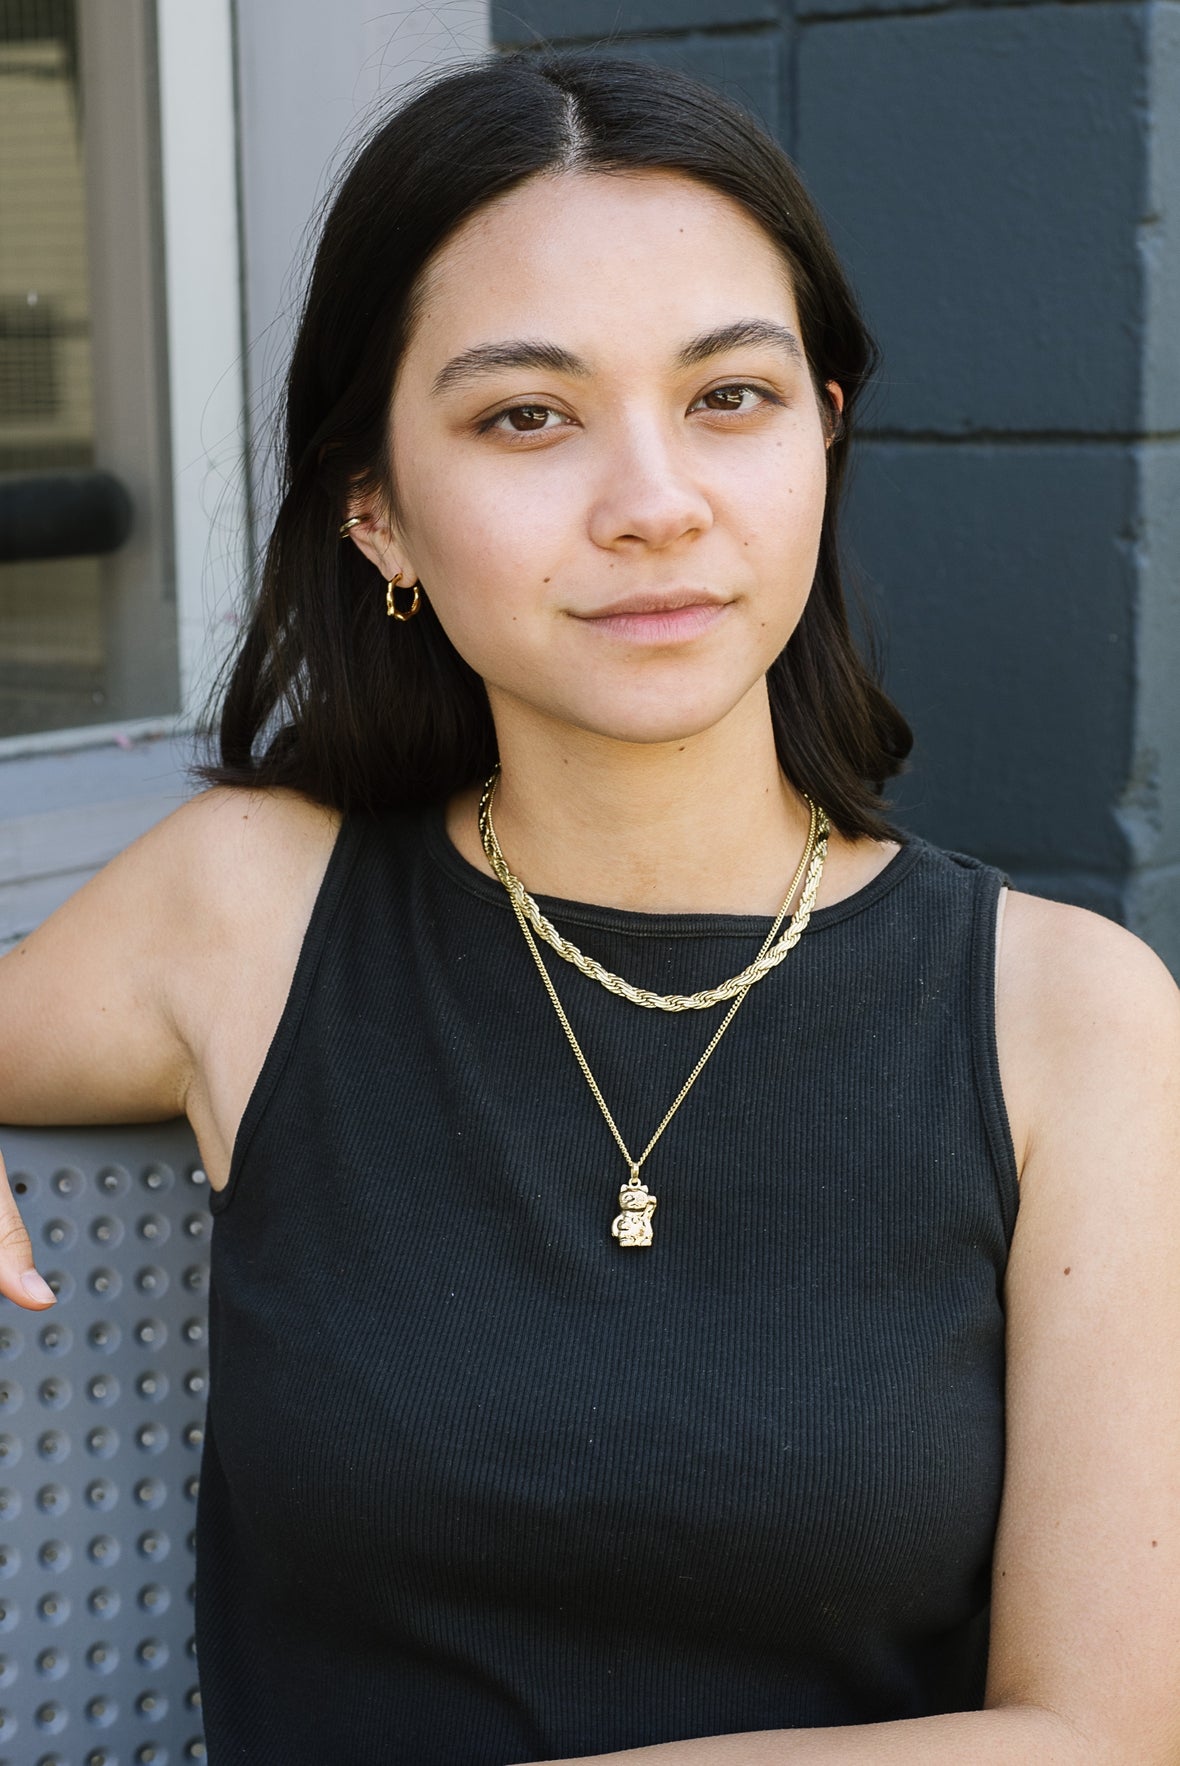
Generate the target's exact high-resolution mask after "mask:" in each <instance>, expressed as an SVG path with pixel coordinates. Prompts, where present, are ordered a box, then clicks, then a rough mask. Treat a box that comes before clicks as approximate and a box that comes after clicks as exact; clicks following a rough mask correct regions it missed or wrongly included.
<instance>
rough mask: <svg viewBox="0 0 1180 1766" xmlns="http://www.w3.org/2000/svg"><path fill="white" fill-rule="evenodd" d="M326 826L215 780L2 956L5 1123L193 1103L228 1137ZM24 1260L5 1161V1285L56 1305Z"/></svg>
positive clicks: (136, 1114) (1, 1255)
mask: <svg viewBox="0 0 1180 1766" xmlns="http://www.w3.org/2000/svg"><path fill="white" fill-rule="evenodd" d="M335 827H336V822H335V818H333V817H331V816H330V815H329V814H328V812H325V811H323V810H321V809H319V808H317V807H316V806H314V805H310V804H308V803H306V802H305V801H304V800H303V799H300V798H296V797H294V796H293V794H291V793H267V794H261V793H251V792H245V791H210V792H206V793H204V794H203V795H202V796H201V797H198V798H196V799H194V800H193V802H191V803H189V804H186V805H185V806H184V807H183V808H182V809H180V810H177V811H176V812H175V813H174V814H173V815H171V816H168V817H167V818H166V819H165V820H164V821H162V822H161V823H159V825H158V826H157V827H155V828H153V829H151V830H150V831H149V832H148V833H147V834H145V835H144V836H143V837H142V838H141V839H139V840H137V841H136V842H135V843H134V844H133V845H132V846H130V847H128V848H127V850H126V852H123V853H120V854H119V856H118V857H117V858H115V859H114V860H112V862H111V863H110V864H109V865H107V866H106V867H105V868H104V869H103V870H102V871H100V872H99V874H98V875H97V876H96V877H94V878H92V879H91V880H90V882H88V883H87V884H85V886H84V887H83V888H82V889H80V890H79V891H78V892H77V894H76V895H74V896H72V897H71V898H70V900H69V901H67V902H66V903H65V904H64V905H63V906H62V907H60V908H59V909H58V910H57V912H56V913H55V914H52V915H51V916H50V918H49V919H48V920H46V921H45V923H44V925H42V926H40V927H38V928H37V930H36V931H35V932H34V933H32V934H31V935H30V937H28V938H27V939H26V940H25V941H24V942H23V943H22V944H20V945H18V946H17V947H16V949H15V950H14V951H11V952H9V954H8V955H7V956H5V957H4V958H2V959H0V1122H9V1123H29V1124H34V1123H54V1124H57V1123H78V1122H129V1121H151V1120H163V1119H166V1118H168V1117H172V1116H177V1115H180V1114H183V1113H185V1112H186V1111H187V1112H188V1113H189V1115H190V1119H193V1120H194V1125H197V1121H198V1119H199V1123H200V1128H201V1129H204V1130H205V1131H206V1132H207V1134H208V1135H209V1136H210V1137H211V1138H212V1139H213V1140H214V1141H218V1142H220V1141H223V1140H224V1141H232V1134H233V1129H234V1127H236V1116H235V1111H236V1112H237V1115H240V1111H241V1106H242V1105H244V1102H245V1097H246V1095H248V1090H249V1085H250V1082H251V1080H252V1078H253V1076H254V1074H253V1073H252V1072H251V1064H252V1063H253V1064H254V1071H255V1072H256V1070H257V1066H258V1065H259V1064H260V1063H261V1059H262V1056H263V1054H264V1053H265V1049H266V1046H267V1043H268V1042H269V1038H270V1035H271V1034H272V1033H273V1030H274V1026H275V1023H276V1022H277V1019H278V1016H279V1013H280V1012H281V1009H282V1003H283V1000H284V998H285V997H286V990H287V986H288V985H289V982H290V976H291V972H292V971H293V969H294V965H295V961H296V958H297V956H298V949H299V942H300V939H301V937H302V932H303V929H304V927H305V926H306V923H307V918H308V915H309V914H310V911H311V905H312V901H313V900H314V895H315V890H316V888H317V887H318V884H319V880H320V878H321V877H322V873H323V867H324V864H325V863H326V861H327V855H328V852H329V851H330V847H331V841H332V838H333V837H334V833H335ZM194 1106H195V1109H194ZM202 1146H203V1150H204V1142H203V1143H202ZM210 1175H211V1177H212V1176H213V1173H212V1172H211V1173H210ZM31 1267H32V1256H31V1253H30V1249H29V1242H28V1238H27V1235H26V1234H25V1232H24V1228H23V1225H22V1224H21V1221H20V1216H19V1214H18V1213H17V1210H16V1207H15V1204H14V1203H13V1201H12V1197H11V1194H10V1191H9V1188H8V1183H7V1178H6V1177H5V1176H4V1175H3V1166H2V1164H0V1293H2V1294H5V1295H7V1296H8V1298H9V1299H11V1300H15V1301H16V1302H17V1304H18V1305H28V1304H30V1303H31V1302H34V1303H37V1304H43V1305H47V1304H51V1303H52V1296H50V1295H49V1293H48V1290H47V1289H44V1290H43V1291H40V1290H39V1289H38V1285H37V1283H36V1281H34V1283H33V1288H32V1290H31V1291H30V1290H27V1289H26V1288H25V1287H24V1285H23V1282H22V1278H23V1276H24V1275H25V1273H26V1272H28V1271H29V1270H31Z"/></svg>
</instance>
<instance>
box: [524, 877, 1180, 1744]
mask: <svg viewBox="0 0 1180 1766" xmlns="http://www.w3.org/2000/svg"><path fill="white" fill-rule="evenodd" d="M1005 921H1006V923H1005V929H1004V950H1003V956H1002V976H1001V979H1002V985H1001V988H1000V994H999V1013H998V1017H999V1033H1000V1043H1001V1063H1002V1066H1003V1069H1004V1083H1005V1095H1006V1097H1007V1098H1008V1101H1009V1107H1010V1110H1011V1109H1012V1107H1013V1105H1015V1114H1016V1116H1017V1118H1018V1119H1019V1124H1020V1132H1018V1134H1017V1137H1016V1138H1017V1144H1018V1148H1021V1149H1022V1150H1023V1152H1024V1159H1023V1168H1022V1172H1021V1202H1020V1211H1019V1215H1018V1219H1017V1226H1016V1232H1015V1236H1014V1239H1013V1245H1012V1252H1011V1256H1010V1259H1009V1264H1008V1270H1007V1276H1006V1283H1005V1300H1006V1308H1007V1319H1008V1333H1007V1340H1008V1385H1007V1457H1006V1468H1005V1482H1004V1496H1003V1504H1002V1509H1001V1515H1000V1523H999V1529H998V1534H997V1540H996V1551H995V1561H994V1568H993V1583H992V1621H991V1639H990V1656H989V1668H988V1684H987V1694H986V1700H985V1706H986V1708H985V1709H984V1710H982V1711H966V1712H960V1713H956V1714H954V1715H948V1716H940V1717H927V1718H919V1719H915V1720H912V1721H906V1722H894V1723H870V1724H865V1725H858V1726H855V1727H851V1728H843V1727H841V1728H834V1729H820V1730H782V1731H767V1732H760V1733H757V1734H749V1735H732V1736H717V1737H714V1738H702V1739H700V1740H693V1741H683V1742H671V1743H668V1744H665V1745H663V1746H659V1747H651V1748H637V1749H634V1750H630V1751H625V1752H622V1753H617V1754H608V1755H599V1756H596V1757H595V1758H596V1760H597V1762H598V1766H630V1763H631V1762H634V1766H649V1763H650V1766H739V1763H740V1766H778V1763H779V1762H782V1766H812V1763H813V1762H814V1763H815V1766H827V1763H829V1762H830V1763H831V1766H845V1763H847V1766H857V1763H859V1762H861V1761H864V1762H865V1763H866V1766H868V1763H869V1762H873V1763H874V1766H877V1763H879V1766H886V1763H888V1762H896V1763H897V1766H919V1763H925V1762H929V1763H930V1766H936V1763H937V1766H991V1763H993V1762H994V1763H995V1766H1177V1762H1180V993H1178V992H1177V989H1176V987H1175V985H1174V983H1173V982H1172V980H1171V978H1170V977H1169V976H1168V974H1167V972H1166V971H1165V970H1164V968H1163V965H1162V964H1161V963H1160V962H1159V961H1158V959H1157V958H1156V957H1155V956H1154V955H1153V954H1152V953H1151V952H1150V951H1149V950H1148V949H1147V948H1146V946H1144V945H1142V944H1141V943H1139V941H1138V940H1137V939H1135V938H1133V937H1131V936H1130V934H1128V933H1126V932H1124V931H1122V930H1121V929H1120V928H1118V927H1116V926H1113V925H1111V924H1110V923H1109V922H1106V921H1104V920H1100V919H1098V918H1097V917H1095V916H1094V915H1091V914H1085V913H1082V912H1081V911H1080V910H1077V909H1073V908H1068V907H1063V906H1061V905H1060V904H1058V903H1052V902H1042V901H1037V900H1035V899H1034V898H1033V897H1030V896H1021V895H1014V896H1012V898H1011V899H1010V901H1009V903H1008V907H1007V911H1006V915H1005ZM1025 1131H1027V1132H1025ZM551 1766H572V1762H561V1763H551Z"/></svg>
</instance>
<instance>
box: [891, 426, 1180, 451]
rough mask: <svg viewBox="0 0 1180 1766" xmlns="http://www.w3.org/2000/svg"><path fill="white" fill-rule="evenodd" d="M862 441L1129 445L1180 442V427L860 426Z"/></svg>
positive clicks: (953, 444) (925, 444)
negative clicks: (1129, 428)
mask: <svg viewBox="0 0 1180 1766" xmlns="http://www.w3.org/2000/svg"><path fill="white" fill-rule="evenodd" d="M857 439H858V440H859V441H872V442H889V443H895V442H897V443H906V442H908V443H912V444H913V445H914V446H916V447H930V446H932V445H934V444H937V445H938V446H939V447H943V446H947V447H979V446H981V445H982V446H985V447H991V446H997V445H1002V446H1005V447H1047V446H1049V447H1061V446H1062V445H1068V446H1070V447H1083V448H1085V447H1110V446H1112V445H1114V446H1118V447H1126V446H1128V445H1131V444H1139V443H1143V442H1147V443H1158V442H1173V443H1174V442H1180V429H1135V430H1119V429H1104V430H1097V431H1093V432H1086V431H1083V430H1076V429H1042V430H1036V429H966V430H948V429H861V430H858V431H857Z"/></svg>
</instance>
